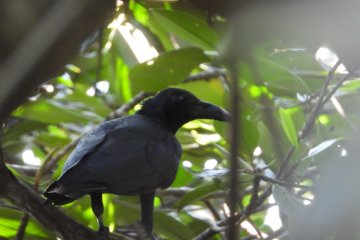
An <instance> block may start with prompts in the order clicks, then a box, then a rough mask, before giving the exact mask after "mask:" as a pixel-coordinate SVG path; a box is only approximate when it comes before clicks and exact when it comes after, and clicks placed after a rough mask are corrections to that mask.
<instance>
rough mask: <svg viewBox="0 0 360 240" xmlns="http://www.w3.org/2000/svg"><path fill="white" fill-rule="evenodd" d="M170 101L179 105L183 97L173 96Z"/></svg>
mask: <svg viewBox="0 0 360 240" xmlns="http://www.w3.org/2000/svg"><path fill="white" fill-rule="evenodd" d="M171 100H172V101H174V102H178V103H181V102H184V100H185V97H184V96H183V95H178V96H173V97H172V98H171Z"/></svg>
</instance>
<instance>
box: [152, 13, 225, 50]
mask: <svg viewBox="0 0 360 240" xmlns="http://www.w3.org/2000/svg"><path fill="white" fill-rule="evenodd" d="M151 14H152V15H153V16H154V17H155V18H156V20H157V21H158V23H159V24H160V25H161V26H162V27H163V28H164V29H166V30H167V31H168V32H170V33H173V34H175V35H176V36H178V37H180V38H182V39H183V40H186V41H187V42H189V43H191V44H194V45H195V46H199V47H202V48H203V49H205V50H214V49H215V48H216V46H217V43H218V36H217V35H216V33H215V31H214V30H213V29H211V28H210V27H209V26H208V25H207V24H206V22H205V21H204V20H202V19H200V18H198V17H195V16H194V15H190V14H188V13H185V12H179V11H171V10H163V9H154V10H152V11H151Z"/></svg>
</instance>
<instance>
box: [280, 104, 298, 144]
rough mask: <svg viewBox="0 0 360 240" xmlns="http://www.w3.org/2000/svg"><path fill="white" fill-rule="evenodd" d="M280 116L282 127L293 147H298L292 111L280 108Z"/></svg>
mask: <svg viewBox="0 0 360 240" xmlns="http://www.w3.org/2000/svg"><path fill="white" fill-rule="evenodd" d="M279 114H280V119H281V126H282V127H283V129H284V132H285V134H286V136H287V137H288V139H289V140H290V142H291V143H292V144H293V145H295V146H297V145H298V138H297V133H296V128H295V124H294V122H293V119H292V117H291V109H284V108H280V109H279Z"/></svg>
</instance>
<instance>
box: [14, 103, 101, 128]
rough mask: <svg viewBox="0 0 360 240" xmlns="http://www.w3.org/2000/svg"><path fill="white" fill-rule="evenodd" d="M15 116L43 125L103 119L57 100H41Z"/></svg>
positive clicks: (21, 109)
mask: <svg viewBox="0 0 360 240" xmlns="http://www.w3.org/2000/svg"><path fill="white" fill-rule="evenodd" d="M13 115H14V116H18V117H23V118H27V119H30V120H33V121H38V122H43V123H52V124H57V123H67V122H83V121H99V122H100V121H101V120H102V118H101V117H100V116H98V115H96V114H94V113H93V112H90V111H84V109H82V108H80V107H79V106H75V105H68V104H65V103H62V102H60V101H56V100H47V99H39V100H37V101H36V102H29V103H28V104H26V105H23V106H21V107H20V108H18V109H17V110H16V111H15V112H14V113H13Z"/></svg>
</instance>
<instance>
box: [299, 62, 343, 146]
mask: <svg viewBox="0 0 360 240" xmlns="http://www.w3.org/2000/svg"><path fill="white" fill-rule="evenodd" d="M340 64H341V62H340V60H339V61H337V62H336V64H335V65H334V66H333V67H332V68H331V70H330V71H329V74H328V75H327V77H326V80H325V83H324V86H323V88H322V89H321V92H320V96H319V99H318V101H317V102H316V105H315V106H314V108H313V109H312V111H311V113H310V116H309V118H308V120H307V121H306V122H305V124H304V126H303V128H302V130H301V131H300V134H299V136H298V140H299V141H301V140H303V139H304V138H305V137H306V136H307V135H308V134H309V132H310V130H311V129H312V127H313V126H314V123H315V120H316V118H317V116H318V115H319V113H320V111H321V109H322V107H323V106H324V104H325V102H326V101H324V99H325V95H326V92H327V88H328V86H329V84H330V81H331V79H332V78H333V76H334V74H335V71H336V69H337V68H338V67H339V66H340ZM325 100H326V99H325Z"/></svg>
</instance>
